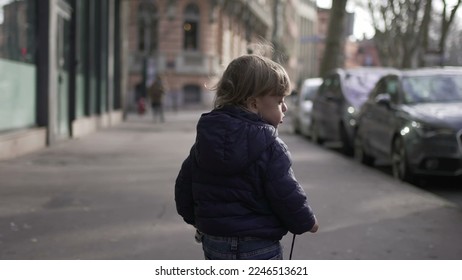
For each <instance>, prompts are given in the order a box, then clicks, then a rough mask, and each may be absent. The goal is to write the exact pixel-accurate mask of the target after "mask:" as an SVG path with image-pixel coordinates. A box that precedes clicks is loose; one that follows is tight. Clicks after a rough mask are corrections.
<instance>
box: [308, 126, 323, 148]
mask: <svg viewBox="0 0 462 280" xmlns="http://www.w3.org/2000/svg"><path fill="white" fill-rule="evenodd" d="M310 134H311V140H312V141H313V142H314V143H316V144H319V145H321V144H322V143H323V142H324V140H323V139H322V138H321V137H320V136H319V128H318V124H317V123H316V121H314V120H313V121H312V122H311V133H310Z"/></svg>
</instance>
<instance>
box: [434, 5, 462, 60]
mask: <svg viewBox="0 0 462 280" xmlns="http://www.w3.org/2000/svg"><path fill="white" fill-rule="evenodd" d="M442 1H443V12H442V14H441V37H440V42H439V49H440V54H441V56H442V58H443V57H444V55H445V54H446V41H447V38H448V32H449V28H450V27H451V24H452V23H453V22H454V18H455V15H456V12H457V9H458V8H459V6H460V4H461V3H462V0H458V1H457V3H456V4H455V5H454V6H453V7H452V9H451V10H450V13H449V14H448V13H447V10H448V8H449V7H448V3H447V2H446V0H442ZM443 65H444V59H441V66H443Z"/></svg>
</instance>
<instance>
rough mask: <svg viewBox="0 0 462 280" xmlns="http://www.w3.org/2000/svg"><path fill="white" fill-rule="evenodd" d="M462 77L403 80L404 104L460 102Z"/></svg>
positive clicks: (419, 77)
mask: <svg viewBox="0 0 462 280" xmlns="http://www.w3.org/2000/svg"><path fill="white" fill-rule="evenodd" d="M461 80H462V75H437V74H436V75H433V76H417V77H414V76H409V77H404V78H403V91H404V99H405V101H406V103H411V104H412V103H429V102H454V101H462V82H461Z"/></svg>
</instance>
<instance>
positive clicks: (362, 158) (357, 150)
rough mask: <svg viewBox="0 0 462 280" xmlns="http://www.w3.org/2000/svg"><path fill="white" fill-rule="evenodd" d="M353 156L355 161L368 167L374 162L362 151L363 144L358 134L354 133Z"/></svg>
mask: <svg viewBox="0 0 462 280" xmlns="http://www.w3.org/2000/svg"><path fill="white" fill-rule="evenodd" d="M353 156H354V158H355V160H356V161H358V162H360V163H362V164H365V165H368V166H372V165H373V164H374V161H375V159H374V157H372V156H370V155H368V154H367V153H366V151H365V150H364V142H363V139H362V136H361V135H360V134H359V133H356V136H355V138H354V148H353Z"/></svg>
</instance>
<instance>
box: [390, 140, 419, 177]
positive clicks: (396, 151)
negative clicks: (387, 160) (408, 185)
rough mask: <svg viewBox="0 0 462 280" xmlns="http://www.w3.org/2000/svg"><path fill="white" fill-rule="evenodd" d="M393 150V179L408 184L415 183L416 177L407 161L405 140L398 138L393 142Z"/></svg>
mask: <svg viewBox="0 0 462 280" xmlns="http://www.w3.org/2000/svg"><path fill="white" fill-rule="evenodd" d="M392 147H393V149H392V151H391V169H392V173H393V177H395V178H397V179H399V180H401V181H406V182H413V181H414V176H413V174H412V172H411V170H410V169H409V164H408V162H407V159H406V148H405V147H404V143H403V139H402V138H401V137H397V138H396V139H395V140H394V141H393V146H392Z"/></svg>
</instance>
